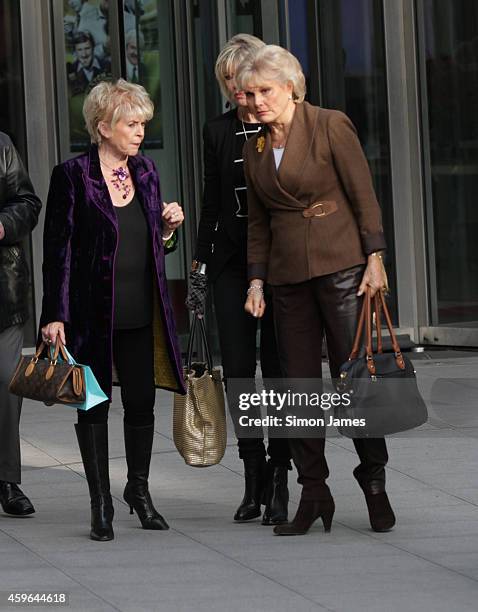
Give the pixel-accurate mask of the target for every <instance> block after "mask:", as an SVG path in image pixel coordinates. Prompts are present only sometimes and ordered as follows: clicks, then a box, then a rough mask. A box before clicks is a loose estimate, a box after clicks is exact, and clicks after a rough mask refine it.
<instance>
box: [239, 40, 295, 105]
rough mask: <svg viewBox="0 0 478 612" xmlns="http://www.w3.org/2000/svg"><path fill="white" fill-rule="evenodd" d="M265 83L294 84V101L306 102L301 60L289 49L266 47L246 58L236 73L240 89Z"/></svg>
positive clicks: (275, 46)
mask: <svg viewBox="0 0 478 612" xmlns="http://www.w3.org/2000/svg"><path fill="white" fill-rule="evenodd" d="M263 81H277V82H279V83H281V84H282V85H286V84H287V83H291V84H292V87H293V89H292V99H293V100H294V102H297V103H300V102H303V101H304V98H305V92H306V86H305V77H304V73H303V72H302V66H301V65H300V63H299V60H298V59H297V58H296V57H295V56H294V55H292V53H289V51H287V49H283V48H282V47H278V46H277V45H265V46H264V47H262V48H261V49H258V50H257V51H256V52H255V53H254V54H253V55H252V56H250V57H248V58H246V59H245V60H244V61H243V62H242V63H241V65H240V66H239V68H238V69H237V72H236V83H237V86H238V87H239V89H242V90H247V88H248V87H254V86H258V85H260V84H261V83H262V82H263Z"/></svg>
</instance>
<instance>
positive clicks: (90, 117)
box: [83, 79, 154, 145]
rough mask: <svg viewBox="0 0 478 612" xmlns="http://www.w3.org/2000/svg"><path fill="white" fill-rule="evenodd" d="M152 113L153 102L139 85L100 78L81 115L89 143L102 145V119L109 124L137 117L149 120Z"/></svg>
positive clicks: (87, 97) (120, 80) (86, 100)
mask: <svg viewBox="0 0 478 612" xmlns="http://www.w3.org/2000/svg"><path fill="white" fill-rule="evenodd" d="M153 113H154V104H153V103H152V101H151V98H150V97H149V94H148V92H147V91H146V89H145V88H144V87H142V86H141V85H135V84H134V83H128V81H125V80H124V79H118V80H117V81H116V82H115V83H111V82H109V81H102V82H101V83H98V85H95V86H94V87H93V89H92V90H91V91H90V93H89V94H88V95H87V96H86V99H85V102H84V104H83V117H84V119H85V123H86V129H87V130H88V134H89V135H90V138H91V142H93V143H96V144H97V145H99V144H101V140H102V137H101V134H100V131H99V129H98V125H99V123H100V122H101V121H105V122H106V123H109V124H110V125H111V127H114V125H115V124H116V123H117V122H118V121H119V120H120V119H128V118H130V117H135V118H137V117H139V118H141V119H142V120H143V121H149V120H150V119H151V118H152V116H153Z"/></svg>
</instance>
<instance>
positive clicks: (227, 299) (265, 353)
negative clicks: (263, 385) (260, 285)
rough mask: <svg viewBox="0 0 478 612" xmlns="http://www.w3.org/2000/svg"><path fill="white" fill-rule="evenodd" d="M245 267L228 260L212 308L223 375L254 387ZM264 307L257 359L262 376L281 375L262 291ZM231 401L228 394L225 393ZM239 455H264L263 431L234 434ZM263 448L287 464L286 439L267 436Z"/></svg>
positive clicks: (269, 301) (253, 321) (252, 332)
mask: <svg viewBox="0 0 478 612" xmlns="http://www.w3.org/2000/svg"><path fill="white" fill-rule="evenodd" d="M248 287H249V282H248V280H247V269H246V266H245V264H244V262H243V261H242V259H239V258H233V259H232V260H230V261H229V262H228V263H227V264H226V266H225V268H224V269H223V270H222V272H221V274H220V275H219V276H218V277H217V279H216V281H215V283H214V286H213V291H214V308H215V311H216V320H217V327H218V332H219V344H220V348H221V358H222V367H223V372H224V379H225V383H226V386H227V380H228V379H232V378H241V379H250V387H251V389H253V388H254V377H255V373H256V367H257V359H256V334H257V326H258V320H257V319H255V318H254V317H252V316H251V315H250V314H248V313H247V312H246V311H245V310H244V304H245V301H246V297H247V288H248ZM266 302H267V306H266V311H265V315H264V317H263V318H262V319H261V322H260V329H261V332H260V333H261V335H260V362H261V370H262V376H263V378H278V377H280V376H281V367H280V361H279V355H278V352H277V343H276V338H275V333H274V319H273V313H272V299H270V297H269V298H268V297H267V295H266ZM228 399H229V401H231V395H230V394H229V397H228ZM233 412H234V411H233ZM238 447H239V457H240V458H241V459H247V458H250V457H258V456H265V454H266V450H265V446H264V439H263V434H262V432H260V433H259V434H258V437H257V438H242V437H239V438H238ZM267 452H268V454H269V456H270V458H271V461H272V462H273V463H274V464H276V465H287V466H288V465H289V464H290V457H291V455H290V449H289V444H288V440H287V439H285V438H284V439H283V438H276V437H270V438H269V444H268V448H267Z"/></svg>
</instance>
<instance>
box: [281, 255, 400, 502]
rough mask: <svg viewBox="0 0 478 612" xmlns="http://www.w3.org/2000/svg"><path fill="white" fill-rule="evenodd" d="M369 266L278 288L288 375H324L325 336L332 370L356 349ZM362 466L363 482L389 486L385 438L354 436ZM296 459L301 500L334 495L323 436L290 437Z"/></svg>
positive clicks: (358, 470) (358, 474)
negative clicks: (361, 294) (362, 291)
mask: <svg viewBox="0 0 478 612" xmlns="http://www.w3.org/2000/svg"><path fill="white" fill-rule="evenodd" d="M363 271H364V266H363V265H360V266H355V267H353V268H349V269H347V270H342V271H340V272H336V273H334V274H328V275H326V276H319V277H316V278H313V279H311V280H309V281H306V282H303V283H298V284H295V285H280V286H274V287H273V299H274V320H275V326H276V336H277V342H278V346H279V355H280V360H281V368H282V372H283V375H284V376H285V377H287V378H321V377H322V339H323V336H324V334H325V338H326V341H327V351H328V356H329V365H330V371H331V375H332V377H333V378H336V377H338V374H339V368H340V366H341V365H342V363H344V362H345V361H346V360H347V359H348V357H349V353H350V350H351V348H352V344H353V340H354V335H355V331H356V327H357V321H358V317H359V315H360V308H361V303H362V298H358V297H357V295H356V294H357V291H358V287H359V285H360V282H361V280H362V275H363ZM353 442H354V445H355V450H356V452H357V454H358V456H359V458H360V464H359V466H357V467H356V468H355V470H354V475H355V477H356V478H357V480H358V481H359V482H360V483H361V485H362V486H364V487H367V485H368V484H369V483H371V482H372V481H373V483H374V486H375V487H379V488H380V487H383V488H384V487H385V465H386V463H387V461H388V454H387V447H386V444H385V440H384V439H383V438H373V439H372V438H369V439H355V440H354V441H353ZM289 445H290V449H291V452H292V458H293V460H294V463H295V465H296V467H297V471H298V473H299V478H298V482H299V483H300V484H302V485H303V490H302V498H303V499H309V500H320V499H322V498H327V497H329V495H330V492H329V489H328V487H327V485H326V484H325V481H326V479H327V477H328V475H329V469H328V466H327V461H326V459H325V455H324V447H325V439H324V438H296V439H292V438H291V439H290V440H289Z"/></svg>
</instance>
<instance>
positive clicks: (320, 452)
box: [236, 45, 395, 535]
mask: <svg viewBox="0 0 478 612" xmlns="http://www.w3.org/2000/svg"><path fill="white" fill-rule="evenodd" d="M236 79H237V82H238V87H239V88H240V89H241V90H243V91H245V92H246V98H247V102H248V107H249V110H250V112H253V113H254V114H255V115H256V116H257V117H258V119H259V120H260V121H261V122H262V123H264V124H265V127H264V128H263V130H262V131H261V132H260V134H258V135H256V136H255V137H254V138H251V139H250V140H249V141H248V142H247V143H246V146H245V147H244V167H245V174H246V178H247V185H248V188H247V195H248V206H249V233H248V264H249V265H248V276H249V283H250V289H249V295H248V297H247V300H246V305H245V307H246V310H247V311H248V312H249V313H250V314H251V315H253V317H259V318H260V317H263V316H264V312H267V309H268V308H269V307H270V300H267V299H266V300H264V294H263V289H262V286H263V283H264V282H265V281H266V280H267V282H268V283H269V284H270V285H271V286H272V303H273V306H274V317H275V325H276V334H277V340H278V344H279V355H280V357H281V366H282V370H283V373H284V376H286V377H288V378H312V379H313V378H315V379H317V378H320V377H321V376H322V354H321V351H322V336H323V335H324V334H325V337H326V340H327V348H328V356H329V365H330V371H331V375H332V377H333V378H335V379H336V378H338V375H339V368H340V366H341V364H342V363H343V362H345V361H346V360H347V359H348V356H349V354H350V351H351V349H352V344H353V339H354V334H355V330H356V327H357V322H358V317H359V313H360V310H361V305H362V299H361V296H362V295H363V294H364V292H365V290H366V288H367V287H369V288H370V290H371V293H372V294H374V293H375V292H376V291H377V290H379V289H380V288H382V287H383V286H384V285H385V284H386V275H385V270H384V267H383V263H382V260H381V252H382V251H383V250H384V249H385V239H384V235H383V229H382V221H381V212H380V207H379V205H378V202H377V199H376V196H375V193H374V190H373V185H372V179H371V175H370V170H369V167H368V165H367V161H366V159H365V156H364V153H363V151H362V148H361V146H360V142H359V140H358V138H357V134H356V131H355V128H354V126H353V125H352V123H351V121H350V119H349V118H348V117H347V116H346V115H344V114H343V113H342V112H340V111H337V110H327V109H324V108H319V107H317V106H312V105H311V104H309V103H307V102H304V96H305V78H304V75H303V73H302V69H301V66H300V64H299V62H298V61H297V59H296V58H295V57H294V56H293V55H292V54H291V53H289V52H288V51H286V50H285V49H282V48H281V47H277V46H275V45H268V46H266V47H262V48H261V49H259V50H258V51H257V52H256V53H255V55H254V57H253V58H251V59H246V60H245V61H244V62H243V63H242V64H241V66H240V69H239V71H238V73H237V74H236ZM266 301H267V305H266ZM289 442H290V446H291V450H292V457H293V460H294V463H295V464H296V466H297V470H298V472H299V479H298V482H299V483H300V484H302V495H301V499H300V504H299V507H298V510H297V514H296V516H295V518H294V519H293V521H292V522H291V523H290V524H289V525H282V526H278V527H276V528H275V533H276V534H278V535H298V534H304V533H306V532H307V531H308V529H309V528H310V526H311V525H312V523H313V522H314V521H315V520H316V519H318V518H319V517H321V518H322V521H323V523H324V527H325V529H326V530H329V529H330V527H331V524H332V517H333V514H334V510H335V505H334V500H333V498H332V495H331V493H330V490H329V487H328V486H327V484H326V479H327V477H328V475H329V470H328V467H327V462H326V460H325V455H324V447H325V438H324V437H323V436H322V437H320V438H307V439H306V438H299V439H291V440H290V441H289ZM354 446H355V450H356V452H357V454H358V456H359V459H360V464H359V465H358V466H357V467H356V468H355V470H354V476H355V478H356V479H357V481H358V483H359V485H360V487H361V488H362V490H363V492H364V494H365V500H366V503H367V506H368V511H369V518H370V523H371V526H372V528H373V529H374V530H375V531H387V530H388V529H391V528H392V527H393V525H394V523H395V516H394V514H393V511H392V508H391V506H390V503H389V500H388V497H387V493H386V492H385V465H386V463H387V460H388V456H387V448H386V445H385V440H384V439H383V438H376V439H365V438H364V439H355V440H354Z"/></svg>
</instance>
